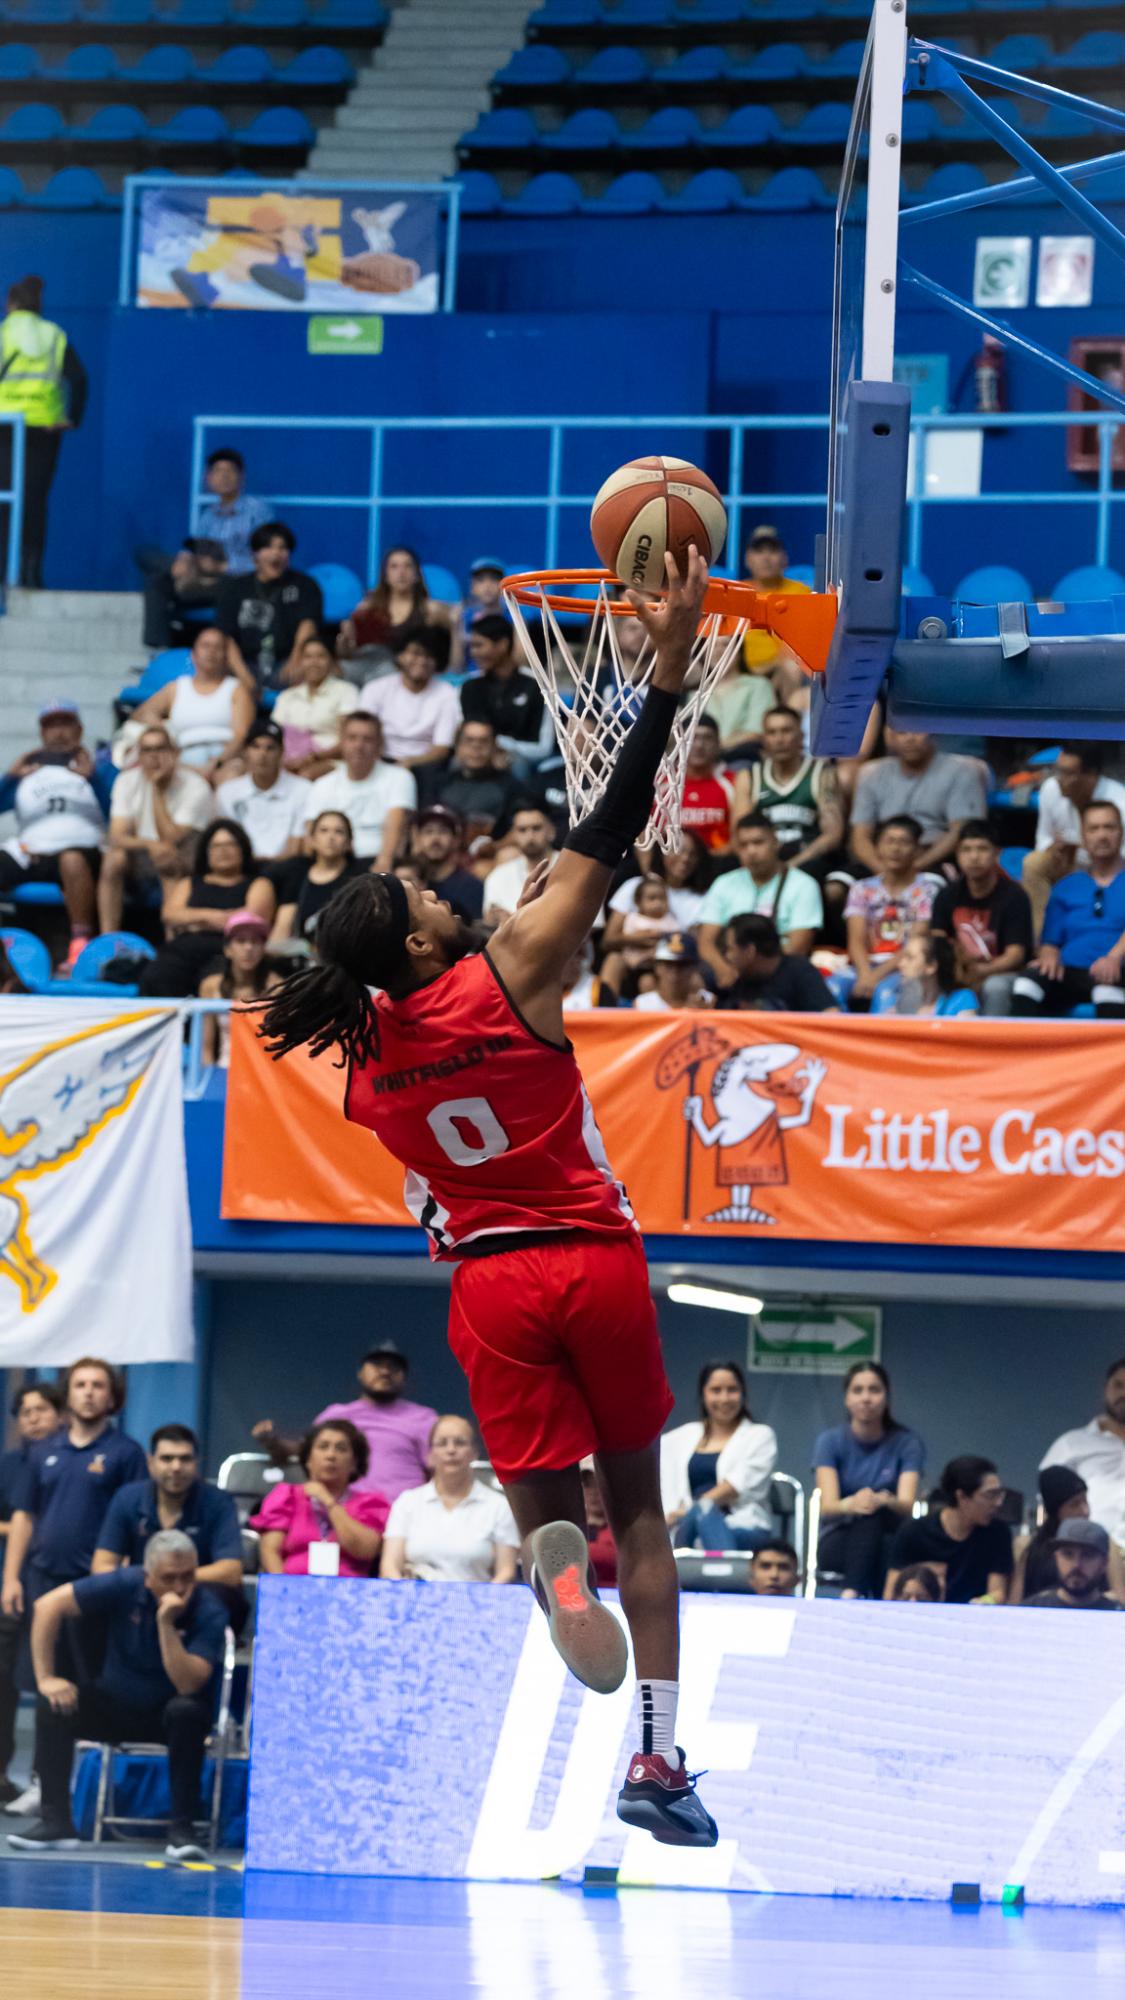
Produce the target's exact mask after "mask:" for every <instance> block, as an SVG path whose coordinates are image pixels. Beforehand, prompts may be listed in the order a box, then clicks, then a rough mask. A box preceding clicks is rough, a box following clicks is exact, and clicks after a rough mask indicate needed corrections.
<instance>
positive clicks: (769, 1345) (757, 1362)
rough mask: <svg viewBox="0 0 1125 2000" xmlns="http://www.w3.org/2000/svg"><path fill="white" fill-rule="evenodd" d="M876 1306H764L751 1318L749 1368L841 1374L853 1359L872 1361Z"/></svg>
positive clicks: (878, 1330) (878, 1316) (877, 1330)
mask: <svg viewBox="0 0 1125 2000" xmlns="http://www.w3.org/2000/svg"><path fill="white" fill-rule="evenodd" d="M881 1334H882V1313H881V1311H880V1308H879V1307H878V1306H856V1307H849V1306H839V1305H834V1306H822V1307H819V1308H817V1307H813V1306H804V1307H802V1306H797V1305H794V1306H789V1307H785V1306H767V1307H766V1308H765V1310H764V1311H763V1312H762V1313H760V1314H759V1315H758V1316H757V1317H756V1318H754V1319H752V1320H751V1322H750V1342H749V1363H750V1367H751V1368H757V1369H766V1370H773V1371H774V1372H782V1373H784V1372H787V1371H790V1370H798V1371H799V1370H802V1369H804V1370H807V1371H809V1372H816V1371H817V1370H820V1371H821V1372H822V1373H828V1374H838V1373H839V1374H842V1373H843V1371H844V1369H845V1368H846V1367H847V1366H848V1365H849V1364H850V1363H851V1362H853V1361H861V1360H862V1361H877V1360H878V1359H879V1351H880V1346H881V1338H880V1336H881Z"/></svg>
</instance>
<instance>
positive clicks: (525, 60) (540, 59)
mask: <svg viewBox="0 0 1125 2000" xmlns="http://www.w3.org/2000/svg"><path fill="white" fill-rule="evenodd" d="M569 75H570V64H569V62H568V61H567V58H566V57H565V56H564V54H563V52H562V50H561V49H553V48H551V46H550V44H549V43H544V42H532V44H531V46H530V47H529V48H526V49H517V50H516V52H515V55H514V56H513V57H512V59H511V62H509V63H506V64H505V66H504V68H503V69H502V70H499V71H498V72H497V74H496V75H495V76H494V77H493V79H492V81H493V83H496V84H505V83H536V84H552V83H564V82H565V81H566V79H567V77H569Z"/></svg>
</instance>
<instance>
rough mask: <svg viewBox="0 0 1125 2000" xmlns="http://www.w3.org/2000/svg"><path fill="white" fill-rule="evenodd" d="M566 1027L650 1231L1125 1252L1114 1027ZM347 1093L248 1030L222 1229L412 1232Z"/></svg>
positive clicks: (725, 1017) (819, 1021) (663, 1022)
mask: <svg viewBox="0 0 1125 2000" xmlns="http://www.w3.org/2000/svg"><path fill="white" fill-rule="evenodd" d="M567 1028H568V1031H569V1033H570V1034H571V1036H572V1037H573V1040H574V1045H575V1050H576V1053H577V1056H578V1060H579V1063H580V1064H581V1067H582V1073H583V1076H584V1077H585V1080H586V1086H587V1089H588V1091H589V1094H590V1099H591V1102H592V1104H593V1107H594V1111H595V1113H596V1116H597V1119H598V1124H599V1126H600V1128H601V1132H602V1136H603V1138H604V1140H605V1143H606V1147H607V1150H608V1153H609V1157H610V1160H611V1162H612V1164H613V1167H614V1171H615V1172H616V1174H617V1176H618V1178H619V1179H620V1180H622V1181H624V1183H625V1186H626V1188H627V1189H628V1191H629V1198H630V1200H631V1202H632V1204H633V1207H634V1210H635V1211H636V1214H637V1217H638V1220H639V1221H640V1224H641V1227H642V1228H643V1229H645V1230H646V1231H649V1232H652V1233H655V1234H661V1235H670V1234H690V1235H700V1236H708V1235H716V1236H718V1235H733V1236H740V1237H747V1238H754V1237H762V1238H775V1239H776V1238H778V1237H797V1238H803V1239H813V1240H819V1241H829V1242H856V1241H861V1242H872V1243H934V1244H945V1243H949V1244H979V1245H1016V1246H1018V1247H1020V1248H1021V1249H1029V1250H1030V1249H1054V1250H1059V1249H1069V1250H1091V1249H1097V1250H1118V1251H1120V1250H1125V1200H1123V1199H1122V1197H1123V1194H1125V1076H1123V1074H1122V1067H1121V1062H1120V1028H1119V1027H1118V1026H1117V1025H1116V1024H1113V1023H1109V1022H1106V1023H1100V1022H1089V1023H1087V1022H1067V1021H1051V1022H1049V1023H1043V1024H1042V1025H1040V1024H1039V1023H1032V1022H1027V1023H1023V1022H1005V1021H991V1020H990V1021H979V1020H964V1019H962V1020H956V1021H907V1020H902V1021H898V1020H874V1021H873V1020H862V1019H851V1020H849V1019H847V1018H846V1017H842V1018H838V1019H833V1018H831V1017H826V1016H824V1015H823V1014H751V1013H745V1014H724V1013H714V1014H699V1013H693V1014H668V1015H665V1016H652V1015H644V1016H643V1017H642V1016H641V1015H637V1014H626V1013H624V1012H621V1013H611V1012H608V1011H607V1012H605V1013H597V1014H587V1015H579V1016H571V1017H569V1018H568V1021H567ZM472 1087H473V1093H474V1098H476V1099H484V1100H487V1097H488V1063H487V1059H486V1060H484V1061H483V1062H481V1063H480V1064H479V1065H477V1066H476V1067H475V1068H474V1071H473V1085H472ZM464 1088H465V1084H464V1079H463V1078H462V1079H458V1078H453V1079H452V1080H451V1084H450V1096H451V1098H457V1099H459V1100H460V1101H461V1102H464ZM343 1095H344V1074H343V1071H342V1070H340V1069H338V1068H335V1067H334V1066H333V1063H332V1060H331V1058H330V1057H327V1056H326V1057H321V1058H320V1059H319V1060H318V1061H315V1062H314V1061H312V1060H311V1059H309V1058H308V1057H304V1056H290V1057H288V1058H287V1059H286V1060H285V1061H284V1062H281V1063H277V1064H274V1063H272V1062H271V1061H270V1059H269V1057H268V1056H267V1055H266V1054H265V1051H264V1049H263V1048H262V1045H261V1043H260V1042H259V1041H258V1039H257V1038H256V1036H255V1034H254V1029H253V1025H252V1024H251V1022H249V1021H248V1020H246V1019H242V1020H238V1021H236V1023H235V1029H234V1066H233V1068H232V1071H231V1083H230V1092H229V1096H228V1103H227V1128H226V1154H225V1164H224V1180H223V1213H224V1215H227V1216H230V1217H248V1218H266V1219H268V1218H274V1219H280V1220H285V1221H290V1222H297V1221H305V1222H350V1223H392V1224H402V1223H404V1222H406V1221H407V1220H408V1217H407V1214H406V1210H405V1208H404V1207H403V1203H402V1169H401V1168H400V1167H399V1166H398V1164H397V1162H396V1161H394V1160H392V1159H391V1158H390V1157H389V1156H388V1155H387V1154H386V1153H385V1152H383V1151H382V1149H381V1148H380V1147H379V1145H378V1142H377V1141H376V1140H375V1139H374V1137H373V1136H372V1135H371V1133H369V1132H366V1131H363V1130H361V1129H360V1128H358V1127H356V1126H352V1125H348V1124H346V1123H345V1121H344V1118H343V1114H342V1111H341V1105H342V1101H343ZM493 1124H495V1120H493Z"/></svg>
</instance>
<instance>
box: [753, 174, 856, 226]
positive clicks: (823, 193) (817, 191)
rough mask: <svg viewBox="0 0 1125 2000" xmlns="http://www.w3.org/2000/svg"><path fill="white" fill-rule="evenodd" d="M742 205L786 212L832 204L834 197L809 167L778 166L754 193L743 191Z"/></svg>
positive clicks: (792, 212) (833, 204)
mask: <svg viewBox="0 0 1125 2000" xmlns="http://www.w3.org/2000/svg"><path fill="white" fill-rule="evenodd" d="M746 206H747V208H756V209H763V210H765V211H766V212H767V213H768V212H769V211H771V210H773V211H775V212H776V213H778V214H782V215H790V214H797V213H799V212H800V211H801V210H802V209H807V208H835V206H836V197H835V195H834V194H829V192H828V189H827V188H826V187H825V185H824V182H823V181H822V180H821V179H820V177H819V175H817V174H814V172H813V170H812V168H811V167H782V168H781V170H780V172H779V173H776V174H771V175H770V178H769V180H768V181H767V182H766V184H765V186H764V187H763V188H759V190H758V192H757V194H751V195H747V197H746Z"/></svg>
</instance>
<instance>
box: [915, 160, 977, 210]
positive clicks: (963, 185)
mask: <svg viewBox="0 0 1125 2000" xmlns="http://www.w3.org/2000/svg"><path fill="white" fill-rule="evenodd" d="M987 185H988V175H987V174H986V173H983V172H982V170H981V168H980V167H974V166H972V165H971V164H970V163H969V161H968V160H947V161H946V163H945V165H944V166H943V167H935V168H934V170H933V173H932V174H928V175H927V177H926V179H925V180H924V181H923V183H922V185H921V187H919V188H916V189H914V190H913V192H911V191H910V190H908V189H906V188H904V189H903V193H902V199H903V203H904V205H905V206H907V207H909V206H911V205H912V204H913V203H915V202H923V201H946V200H947V199H948V198H949V196H950V195H954V194H971V193H975V192H976V190H977V189H978V188H982V187H987Z"/></svg>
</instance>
